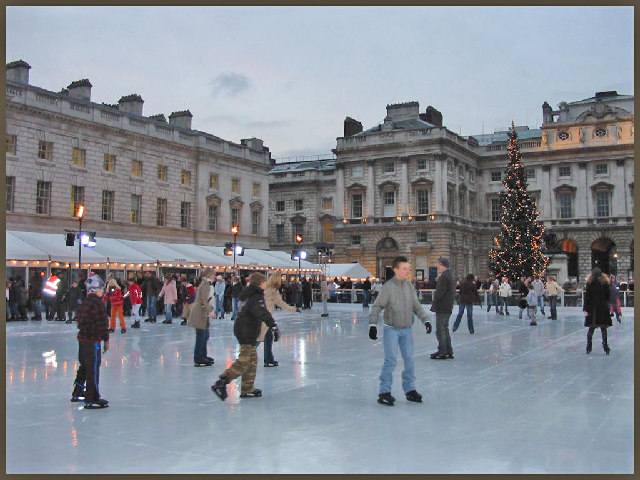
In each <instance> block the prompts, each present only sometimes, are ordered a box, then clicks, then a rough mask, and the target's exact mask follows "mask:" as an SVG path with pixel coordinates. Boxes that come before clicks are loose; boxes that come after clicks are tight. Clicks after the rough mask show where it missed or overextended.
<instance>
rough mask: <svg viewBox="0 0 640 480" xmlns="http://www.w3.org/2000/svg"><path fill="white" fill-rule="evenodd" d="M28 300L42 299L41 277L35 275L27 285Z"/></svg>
mask: <svg viewBox="0 0 640 480" xmlns="http://www.w3.org/2000/svg"><path fill="white" fill-rule="evenodd" d="M29 298H30V299H31V300H40V299H41V298H42V277H41V276H40V275H37V276H36V277H35V278H34V279H33V281H32V282H31V284H30V285H29Z"/></svg>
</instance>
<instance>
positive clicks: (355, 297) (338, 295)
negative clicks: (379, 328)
mask: <svg viewBox="0 0 640 480" xmlns="http://www.w3.org/2000/svg"><path fill="white" fill-rule="evenodd" d="M362 292H363V290H362V289H360V288H339V289H336V290H331V291H330V293H331V297H330V299H329V302H331V303H362V300H363V296H362ZM417 292H418V299H419V300H420V303H422V304H431V303H433V295H434V293H435V290H417ZM478 293H479V294H480V299H481V304H482V305H484V306H486V305H487V300H488V298H489V297H491V295H489V292H488V291H484V290H482V291H480V292H478ZM618 296H619V298H620V306H621V307H633V292H631V291H624V292H618ZM313 299H314V301H315V302H319V301H320V300H321V298H320V290H314V291H313ZM455 300H456V303H458V293H457V292H456V297H455ZM519 301H520V294H519V293H513V294H512V295H511V296H510V297H509V301H508V302H507V304H508V305H509V306H514V307H517V306H518V302H519ZM372 302H373V298H371V299H370V303H372ZM583 302H584V290H570V291H564V292H562V293H560V295H558V306H559V307H582V303H583ZM548 303H549V298H548V297H545V304H548ZM475 304H476V305H477V304H478V302H475Z"/></svg>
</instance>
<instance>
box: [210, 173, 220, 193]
mask: <svg viewBox="0 0 640 480" xmlns="http://www.w3.org/2000/svg"><path fill="white" fill-rule="evenodd" d="M209 188H211V189H213V190H217V189H218V174H217V173H210V174H209Z"/></svg>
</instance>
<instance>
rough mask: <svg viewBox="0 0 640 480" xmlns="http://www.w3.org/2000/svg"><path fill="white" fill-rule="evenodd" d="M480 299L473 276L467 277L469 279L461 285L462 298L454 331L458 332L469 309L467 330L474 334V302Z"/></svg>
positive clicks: (459, 302) (459, 301)
mask: <svg viewBox="0 0 640 480" xmlns="http://www.w3.org/2000/svg"><path fill="white" fill-rule="evenodd" d="M478 298H480V296H479V295H478V288H477V287H476V283H475V282H474V280H473V274H471V273H470V274H469V275H467V277H466V278H465V279H464V280H463V281H462V283H461V284H460V297H459V300H458V316H457V317H456V321H455V322H453V331H454V332H455V331H456V330H458V327H459V326H460V320H462V314H463V313H464V310H465V308H466V309H467V328H468V329H469V333H471V334H473V333H474V329H473V302H474V301H475V300H477V299H478Z"/></svg>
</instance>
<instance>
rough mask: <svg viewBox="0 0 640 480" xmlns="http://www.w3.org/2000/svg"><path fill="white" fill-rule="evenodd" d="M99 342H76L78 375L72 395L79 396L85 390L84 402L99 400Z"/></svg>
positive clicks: (100, 357)
mask: <svg viewBox="0 0 640 480" xmlns="http://www.w3.org/2000/svg"><path fill="white" fill-rule="evenodd" d="M101 360H102V355H101V353H100V342H83V341H78V361H79V363H80V366H79V367H78V373H77V374H76V380H75V382H74V384H73V385H74V386H73V392H74V394H79V393H81V392H82V390H84V389H86V393H85V396H84V401H85V402H95V401H96V400H98V399H99V398H100V390H99V388H98V384H99V383H100V362H101Z"/></svg>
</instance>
